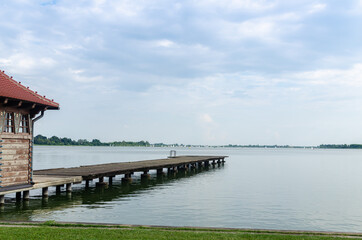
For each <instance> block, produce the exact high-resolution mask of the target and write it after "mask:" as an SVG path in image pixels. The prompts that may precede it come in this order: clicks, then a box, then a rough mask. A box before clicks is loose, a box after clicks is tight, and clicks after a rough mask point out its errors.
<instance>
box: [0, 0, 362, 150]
mask: <svg viewBox="0 0 362 240" xmlns="http://www.w3.org/2000/svg"><path fill="white" fill-rule="evenodd" d="M361 29H362V1H361V0H359V1H349V0H347V1H340V0H329V1H323V0H295V1H289V0H198V1H191V0H190V1H188V0H184V1H178V0H152V1H150V0H118V1H106V0H93V1H91V0H87V1H81V0H79V1H73V0H69V1H68V0H64V1H62V0H53V1H51V0H34V1H28V0H13V1H6V0H0V33H1V36H0V69H2V70H5V72H6V73H7V74H8V75H10V76H14V78H15V79H16V80H17V81H21V82H22V83H23V84H24V85H26V86H30V88H32V89H34V90H37V91H38V92H39V93H41V94H42V95H46V96H47V97H49V98H51V99H54V100H55V101H56V102H59V103H60V106H61V110H60V111H47V112H46V116H45V118H43V119H42V120H41V121H39V122H37V125H36V133H37V134H43V135H46V136H49V137H50V136H52V135H57V136H60V137H71V138H74V139H79V138H86V139H89V140H91V139H93V138H98V139H100V140H101V141H114V140H131V141H139V140H148V141H150V142H152V143H155V142H164V143H185V144H210V145H212V144H229V143H231V144H290V145H318V144H322V143H362V30H361Z"/></svg>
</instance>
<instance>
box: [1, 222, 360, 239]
mask: <svg viewBox="0 0 362 240" xmlns="http://www.w3.org/2000/svg"><path fill="white" fill-rule="evenodd" d="M0 227H14V228H29V227H53V228H81V229H125V230H127V229H143V230H160V231H175V232H204V233H244V234H263V235H264V234H267V235H269V234H272V235H294V236H321V237H323V236H324V237H338V238H339V237H341V238H343V237H348V238H351V237H355V238H362V232H340V231H310V230H280V229H253V228H223V227H189V226H183V227H180V226H164V225H138V224H113V223H89V222H57V221H30V222H23V221H0Z"/></svg>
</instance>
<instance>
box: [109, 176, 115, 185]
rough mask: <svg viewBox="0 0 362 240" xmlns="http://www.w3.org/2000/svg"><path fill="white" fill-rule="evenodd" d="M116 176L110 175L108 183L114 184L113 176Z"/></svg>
mask: <svg viewBox="0 0 362 240" xmlns="http://www.w3.org/2000/svg"><path fill="white" fill-rule="evenodd" d="M115 177H116V176H110V177H108V184H109V185H112V184H113V178H115Z"/></svg>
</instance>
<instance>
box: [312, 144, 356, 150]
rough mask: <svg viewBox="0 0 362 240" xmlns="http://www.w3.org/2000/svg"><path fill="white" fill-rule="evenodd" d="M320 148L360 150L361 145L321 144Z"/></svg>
mask: <svg viewBox="0 0 362 240" xmlns="http://www.w3.org/2000/svg"><path fill="white" fill-rule="evenodd" d="M319 147H320V148H348V149H350V148H352V149H361V148H362V144H322V145H320V146H319Z"/></svg>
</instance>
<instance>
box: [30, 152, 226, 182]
mask: <svg viewBox="0 0 362 240" xmlns="http://www.w3.org/2000/svg"><path fill="white" fill-rule="evenodd" d="M225 157H227V156H182V157H175V158H167V159H156V160H146V161H137V162H121V163H107V164H97V165H90V166H80V167H75V168H62V169H46V170H38V171H34V174H43V175H63V176H68V175H69V176H71V175H73V176H74V175H79V176H83V178H84V179H93V178H98V177H102V176H113V175H119V174H126V173H130V172H143V171H146V170H150V169H159V168H169V167H177V166H181V165H184V164H189V163H196V162H204V161H212V160H218V159H224V158H225Z"/></svg>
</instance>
